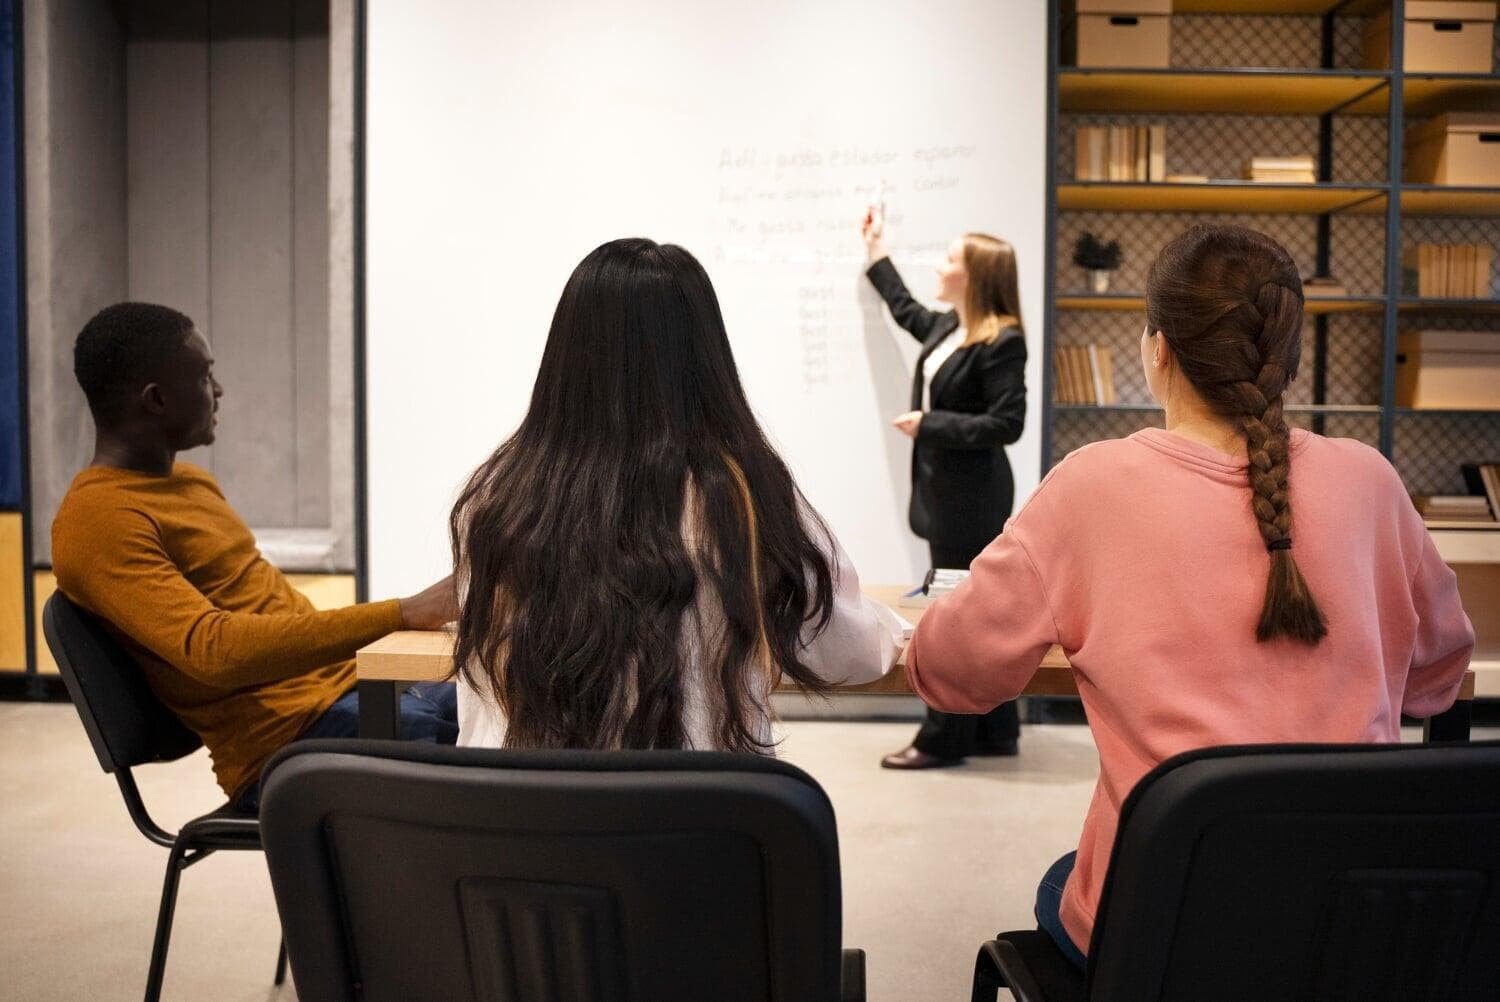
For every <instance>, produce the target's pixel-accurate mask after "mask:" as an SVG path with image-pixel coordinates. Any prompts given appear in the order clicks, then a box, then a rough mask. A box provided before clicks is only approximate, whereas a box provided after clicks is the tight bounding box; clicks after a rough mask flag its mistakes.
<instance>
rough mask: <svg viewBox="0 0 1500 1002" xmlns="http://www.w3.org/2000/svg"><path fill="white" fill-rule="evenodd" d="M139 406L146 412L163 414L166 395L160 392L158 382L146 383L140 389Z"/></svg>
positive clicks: (165, 406)
mask: <svg viewBox="0 0 1500 1002" xmlns="http://www.w3.org/2000/svg"><path fill="white" fill-rule="evenodd" d="M140 401H141V406H142V407H144V408H145V409H146V413H148V414H163V413H165V412H166V409H167V395H166V394H165V393H163V392H162V388H161V384H160V383H147V384H146V386H145V388H144V389H142V390H141V395H140Z"/></svg>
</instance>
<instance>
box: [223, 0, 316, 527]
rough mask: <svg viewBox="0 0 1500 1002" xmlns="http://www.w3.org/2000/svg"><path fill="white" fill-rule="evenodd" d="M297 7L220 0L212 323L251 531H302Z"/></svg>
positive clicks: (235, 491)
mask: <svg viewBox="0 0 1500 1002" xmlns="http://www.w3.org/2000/svg"><path fill="white" fill-rule="evenodd" d="M291 24H292V20H291V5H290V0H267V2H263V3H256V4H247V3H215V4H214V5H213V10H212V21H211V25H210V29H211V32H212V40H211V42H210V52H209V101H208V104H209V126H208V135H209V164H210V166H209V283H210V288H211V290H212V297H211V300H210V304H209V309H210V318H209V327H210V329H211V330H212V331H213V333H214V352H215V357H216V358H217V360H218V363H219V364H218V371H219V376H220V382H222V383H223V384H224V400H223V402H222V403H221V405H220V408H219V413H220V423H221V426H222V429H223V431H222V433H221V434H220V436H219V440H218V442H217V443H216V447H215V449H214V461H215V467H216V473H217V475H218V478H219V482H220V483H221V484H223V486H224V492H225V494H226V495H227V496H228V497H229V499H230V501H231V502H232V503H233V504H234V505H235V506H236V508H238V509H239V511H240V514H241V515H243V516H244V518H245V521H246V522H248V523H249V524H250V525H252V526H257V527H260V526H264V527H285V526H295V525H296V524H297V497H296V488H295V485H296V482H297V444H296V443H297V428H296V391H295V387H296V385H297V372H296V352H295V348H294V344H293V337H292V331H293V328H292V281H291V275H292V212H293V205H292V40H291Z"/></svg>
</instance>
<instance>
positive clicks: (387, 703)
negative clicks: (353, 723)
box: [359, 680, 401, 739]
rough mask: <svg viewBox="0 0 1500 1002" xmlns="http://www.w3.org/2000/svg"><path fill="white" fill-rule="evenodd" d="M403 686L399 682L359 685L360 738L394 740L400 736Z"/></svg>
mask: <svg viewBox="0 0 1500 1002" xmlns="http://www.w3.org/2000/svg"><path fill="white" fill-rule="evenodd" d="M400 707H401V686H400V683H398V682H387V681H384V680H382V681H374V682H361V683H359V736H360V737H362V738H385V739H394V738H396V737H397V736H398V735H399V734H400V730H399V725H400V722H401V710H400Z"/></svg>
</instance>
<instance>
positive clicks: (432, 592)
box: [401, 574, 458, 630]
mask: <svg viewBox="0 0 1500 1002" xmlns="http://www.w3.org/2000/svg"><path fill="white" fill-rule="evenodd" d="M457 618H458V588H457V587H456V586H455V585H454V583H453V575H452V574H450V575H448V576H447V577H445V578H443V580H441V581H439V582H438V583H437V584H435V585H433V586H432V587H430V588H427V589H425V590H423V591H419V592H417V593H416V594H415V595H413V596H411V597H410V598H403V599H402V600H401V623H402V625H403V626H404V627H405V628H406V629H408V630H441V629H442V628H443V627H444V626H446V625H448V624H449V623H451V622H453V621H454V620H455V619H457Z"/></svg>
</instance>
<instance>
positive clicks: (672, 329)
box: [449, 239, 837, 751]
mask: <svg viewBox="0 0 1500 1002" xmlns="http://www.w3.org/2000/svg"><path fill="white" fill-rule="evenodd" d="M449 530H450V533H451V538H452V543H453V558H454V566H455V567H456V568H457V570H458V575H459V581H460V584H461V587H462V588H463V589H464V592H463V594H464V599H463V608H462V612H461V614H460V616H459V620H458V637H457V642H456V644H455V648H454V660H455V663H456V664H457V666H458V671H459V672H460V673H462V675H463V676H464V678H465V680H466V681H467V682H468V683H469V684H470V685H472V686H474V687H475V688H476V689H477V690H478V691H480V692H481V693H488V694H490V695H491V696H492V697H493V698H495V699H496V700H497V701H498V703H499V705H500V707H501V709H502V710H503V711H504V713H505V715H506V717H507V725H508V726H507V737H506V745H507V746H508V747H519V748H600V749H613V748H682V747H685V746H686V745H687V743H688V739H687V736H686V734H685V733H684V726H683V712H684V707H685V698H686V687H687V686H689V685H691V684H693V680H694V679H697V680H700V681H699V683H698V684H700V685H702V686H703V688H704V689H706V690H707V692H706V696H707V698H708V704H709V707H710V710H711V713H712V715H713V723H714V727H715V734H716V740H717V746H718V747H719V748H722V749H727V750H731V751H765V750H767V749H766V747H765V744H764V742H763V741H762V740H761V737H760V733H761V728H760V727H759V720H758V719H757V713H758V712H759V711H758V709H757V708H758V707H759V705H760V703H761V699H760V697H763V696H764V694H765V693H766V692H767V691H768V689H769V687H770V685H772V684H774V682H775V680H776V677H777V675H778V674H779V673H785V674H786V675H788V676H790V677H791V678H793V679H795V680H796V681H798V682H800V683H801V684H802V685H804V686H806V687H808V688H810V689H812V690H814V691H822V690H823V689H825V688H827V686H826V683H824V682H822V681H821V680H820V679H819V678H818V677H817V676H816V675H814V674H813V673H812V671H811V670H810V669H809V668H808V667H807V666H806V665H805V664H804V663H803V661H802V654H803V650H804V648H803V644H802V637H803V635H804V627H806V626H808V625H809V624H811V626H812V627H813V629H814V630H821V629H822V628H823V627H824V626H826V624H827V622H828V617H829V616H830V614H831V612H832V605H833V589H834V580H833V576H834V574H835V573H836V572H837V571H836V568H834V567H831V566H830V563H829V559H830V558H829V557H828V556H827V554H828V553H829V552H831V550H829V549H827V546H828V544H827V542H824V543H823V545H822V546H820V545H819V541H818V539H817V538H815V537H817V536H819V535H821V536H824V537H826V536H827V533H828V530H827V527H826V526H825V525H823V524H822V522H821V521H820V520H818V519H817V517H816V516H815V515H812V514H811V509H810V508H808V507H806V505H805V503H804V502H803V501H802V499H801V495H800V493H799V491H798V489H797V486H796V484H795V483H794V482H793V480H792V476H791V473H790V472H789V471H788V470H787V467H786V464H785V463H784V462H782V460H781V457H780V456H778V455H777V454H776V451H775V449H773V448H772V447H771V445H770V443H769V442H768V441H767V440H766V437H765V435H764V433H763V432H762V431H761V428H760V425H759V424H758V423H757V421H756V420H755V416H754V414H753V413H752V412H751V409H750V404H749V401H748V400H747V399H746V397H745V391H744V388H743V387H742V386H741V385H740V378H739V372H738V370H737V369H736V367H735V364H734V356H733V354H732V353H731V351H730V347H729V337H728V334H727V333H726V331H725V329H724V319H723V316H722V314H721V313H720V310H719V301H718V297H717V296H716V295H715V294H714V289H713V285H712V283H711V282H710V281H709V278H708V274H707V272H705V271H704V270H703V266H702V265H700V264H699V263H698V261H697V259H696V258H694V257H693V256H692V255H691V254H689V253H688V252H687V251H686V250H683V249H682V248H681V247H677V246H673V245H671V244H657V243H655V242H654V241H651V240H645V239H626V240H615V241H612V242H610V243H607V244H604V245H603V246H601V247H599V248H597V249H595V250H594V251H593V252H592V253H591V254H589V255H588V257H586V258H584V259H583V261H582V263H580V264H579V265H578V267H577V268H576V269H575V270H574V271H573V275H572V277H571V278H569V280H568V283H567V286H566V288H564V289H563V294H562V299H561V301H559V303H558V304H557V312H556V313H555V314H554V316H553V318H552V328H551V331H550V333H549V334H548V337H547V347H546V350H545V352H544V353H543V355H542V364H541V369H540V371H539V372H538V373H537V379H536V385H535V387H534V388H533V390H532V395H531V405H530V408H529V410H528V411H527V413H526V417H525V419H524V420H523V421H522V422H521V426H520V428H519V429H518V430H517V431H516V433H515V434H514V435H512V436H511V437H510V438H509V439H507V440H506V441H505V442H503V443H501V445H500V447H499V448H498V449H496V450H495V452H494V453H493V454H492V455H491V456H490V458H489V459H488V460H487V461H486V462H485V463H484V464H483V465H482V466H480V467H479V469H478V470H476V471H475V472H474V474H473V475H472V476H471V477H470V478H469V481H468V483H467V484H466V485H465V486H464V488H463V491H462V493H461V494H460V496H459V498H458V502H457V504H456V505H455V506H454V508H453V514H452V516H451V518H450V521H449ZM695 605H696V607H697V608H698V609H702V610H711V613H710V614H709V615H706V616H704V617H703V621H704V622H708V623H713V624H717V622H718V620H719V618H720V616H719V613H722V622H723V627H722V629H711V630H707V631H704V630H699V631H698V632H699V633H700V634H701V636H700V638H699V643H698V644H696V645H694V644H684V643H682V642H681V641H682V640H683V634H684V631H685V630H687V629H698V628H697V626H695V625H694V624H696V623H697V622H698V619H697V617H690V616H688V615H687V614H688V613H689V612H690V610H691V609H692V608H693V607H694V606H695ZM695 646H696V647H697V649H698V652H699V657H700V659H701V663H699V664H696V665H689V664H686V663H684V661H685V655H688V654H689V652H690V651H691V650H692V649H694V647H695ZM757 690H759V692H758V695H757V694H756V693H757Z"/></svg>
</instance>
